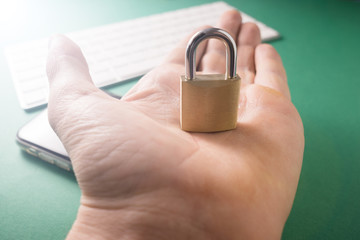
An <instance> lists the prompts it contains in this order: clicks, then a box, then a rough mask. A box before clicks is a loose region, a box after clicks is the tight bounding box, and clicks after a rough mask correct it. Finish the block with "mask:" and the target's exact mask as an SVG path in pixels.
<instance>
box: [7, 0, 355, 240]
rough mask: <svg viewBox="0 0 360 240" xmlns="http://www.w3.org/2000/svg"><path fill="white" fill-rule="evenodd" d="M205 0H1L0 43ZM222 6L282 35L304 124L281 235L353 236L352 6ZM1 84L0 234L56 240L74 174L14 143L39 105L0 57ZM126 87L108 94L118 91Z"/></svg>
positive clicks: (72, 201) (64, 226)
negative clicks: (27, 105)
mask: <svg viewBox="0 0 360 240" xmlns="http://www.w3.org/2000/svg"><path fill="white" fill-rule="evenodd" d="M205 2H207V1H205V0H193V1H189V0H188V1H171V0H151V1H149V0H141V1H116V0H107V1H93V0H92V1H89V0H79V1H70V0H62V1H58V0H57V1H55V0H51V1H50V0H46V1H45V0H33V1H25V0H23V1H1V2H0V44H1V45H0V47H1V48H2V47H3V46H5V45H7V44H11V43H16V42H19V41H27V40H33V39H38V38H41V37H46V36H48V35H50V34H52V33H56V32H70V31H74V30H81V29H84V28H89V27H93V26H100V25H103V24H107V23H113V22H116V21H121V20H126V19H131V18H136V17H141V16H145V15H150V14H155V13H160V12H164V11H168V10H175V9H178V8H183V7H187V6H193V5H198V4H201V3H205ZM229 3H230V4H232V5H233V6H236V7H237V8H239V9H240V10H242V11H244V12H246V13H248V14H250V15H252V16H254V17H256V18H258V19H259V20H261V21H263V22H265V23H266V24H268V25H270V26H272V27H274V28H275V29H277V30H278V31H279V32H280V33H281V35H282V39H281V40H277V41H274V42H272V44H273V46H275V48H276V49H277V50H278V51H279V52H280V54H281V56H282V58H283V61H284V64H285V67H286V69H287V73H288V78H289V85H290V89H291V93H292V99H293V102H294V104H295V105H296V107H297V108H298V110H299V112H300V114H301V116H302V119H303V122H304V126H305V137H306V147H305V155H304V163H303V169H302V173H301V178H300V183H299V187H298V191H297V195H296V198H295V202H294V207H293V210H292V212H291V214H290V217H289V219H288V221H287V223H286V226H285V229H284V233H283V239H360V217H359V216H360V126H359V121H360V94H359V90H360V42H359V39H360V25H359V24H360V2H356V1H345V0H338V1H334V0H333V1H331V0H317V1H313V0H303V1H286V0H274V1H265V0H264V1H261V0H252V1H246V0H238V1H235V0H234V1H229ZM14 4H18V5H14ZM11 5H14V6H11ZM11 10H15V12H11ZM0 82H1V87H0V96H1V101H0V109H1V111H0V114H1V136H0V239H63V238H65V236H66V234H67V232H68V230H69V229H70V227H71V225H72V222H73V220H74V219H75V216H76V212H77V208H78V205H79V198H80V190H79V187H78V185H77V183H76V180H75V177H74V175H73V174H72V173H68V172H66V171H63V170H61V169H58V168H57V167H54V166H52V165H49V164H47V163H44V162H42V161H40V160H37V159H35V158H34V157H31V156H28V155H27V154H24V153H22V152H21V151H20V150H19V148H18V146H17V145H16V144H15V135H16V131H17V130H18V128H19V127H20V126H21V125H22V124H24V123H25V122H27V121H28V120H30V119H31V118H32V117H34V116H35V115H36V114H37V113H38V112H39V109H37V110H33V111H30V112H25V111H23V110H22V109H21V108H20V107H19V104H18V101H17V98H16V94H15V90H14V87H13V84H12V80H11V77H10V73H9V70H8V66H7V64H6V60H5V57H4V56H3V54H1V55H0ZM133 84H134V81H133V82H128V83H126V84H118V85H117V86H115V87H112V88H111V91H113V92H116V93H119V94H124V93H125V92H126V91H127V90H128V89H129V88H130V87H131V86H132V85H133ZM259 227H261V226H259Z"/></svg>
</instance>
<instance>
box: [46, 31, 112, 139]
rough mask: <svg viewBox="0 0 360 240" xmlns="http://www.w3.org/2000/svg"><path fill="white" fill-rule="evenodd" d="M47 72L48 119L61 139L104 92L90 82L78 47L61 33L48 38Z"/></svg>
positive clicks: (87, 69)
mask: <svg viewBox="0 0 360 240" xmlns="http://www.w3.org/2000/svg"><path fill="white" fill-rule="evenodd" d="M46 72H47V76H48V80H49V87H50V92H49V104H48V112H49V113H48V114H49V122H50V125H51V126H52V127H53V129H54V131H55V132H56V133H57V135H58V136H59V137H60V139H61V140H62V141H63V140H64V138H65V137H64V135H66V132H68V130H69V129H71V128H73V126H74V125H76V124H77V122H76V121H77V119H79V118H80V117H81V115H82V114H83V113H84V111H86V110H89V109H91V106H92V105H93V103H94V102H96V101H97V100H99V98H103V97H104V96H103V95H106V94H105V93H103V92H102V91H100V90H99V89H98V88H97V87H95V85H94V84H93V82H92V80H91V76H90V74H89V68H88V65H87V63H86V60H85V58H84V56H83V54H82V52H81V50H80V48H79V47H78V46H77V45H76V44H75V43H74V42H72V41H71V40H70V39H68V38H67V37H65V36H63V35H55V36H53V37H52V38H51V39H50V42H49V52H48V58H47V65H46ZM105 97H106V96H105ZM63 143H64V141H63Z"/></svg>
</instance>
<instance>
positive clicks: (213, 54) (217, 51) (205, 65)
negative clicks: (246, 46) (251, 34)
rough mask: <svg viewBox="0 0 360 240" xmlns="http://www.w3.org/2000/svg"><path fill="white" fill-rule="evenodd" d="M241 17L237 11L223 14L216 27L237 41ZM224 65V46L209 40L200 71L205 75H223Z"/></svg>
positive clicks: (216, 41) (216, 40)
mask: <svg viewBox="0 0 360 240" xmlns="http://www.w3.org/2000/svg"><path fill="white" fill-rule="evenodd" d="M241 21H242V20H241V15H240V13H239V11H237V10H230V11H227V12H225V13H224V14H223V15H222V16H221V18H220V20H219V24H218V27H219V28H221V29H224V30H225V31H227V32H228V33H229V34H230V35H231V36H232V37H233V39H234V40H235V42H236V41H237V35H238V32H239V30H240V26H241ZM225 65H226V51H225V45H224V44H223V42H222V41H219V40H218V39H211V40H209V42H208V45H207V47H206V52H205V54H204V56H203V58H202V59H201V63H200V70H201V71H204V72H206V73H223V72H225Z"/></svg>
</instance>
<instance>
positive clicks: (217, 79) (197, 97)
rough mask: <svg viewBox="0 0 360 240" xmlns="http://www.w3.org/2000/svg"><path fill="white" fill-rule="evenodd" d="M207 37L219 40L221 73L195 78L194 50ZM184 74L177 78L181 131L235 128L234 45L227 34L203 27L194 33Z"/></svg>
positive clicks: (237, 91)
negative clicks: (222, 59) (222, 61)
mask: <svg viewBox="0 0 360 240" xmlns="http://www.w3.org/2000/svg"><path fill="white" fill-rule="evenodd" d="M209 38H216V39H219V40H221V41H223V43H224V44H225V47H226V72H225V74H201V75H199V74H197V75H196V56H195V55H196V48H197V46H198V45H199V43H200V42H202V41H204V40H206V39H209ZM185 74H186V75H183V76H181V78H180V81H181V85H180V98H181V100H180V125H181V129H183V130H185V131H189V132H220V131H226V130H231V129H234V128H236V125H237V115H238V105H239V94H240V77H239V76H238V75H237V74H236V44H235V41H234V39H233V38H232V37H231V35H230V34H229V33H227V32H226V31H224V30H222V29H219V28H207V29H205V30H202V31H200V32H198V33H196V34H195V35H194V36H193V37H192V38H191V39H190V41H189V43H188V45H187V49H186V54H185Z"/></svg>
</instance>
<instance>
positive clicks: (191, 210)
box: [47, 11, 304, 240]
mask: <svg viewBox="0 0 360 240" xmlns="http://www.w3.org/2000/svg"><path fill="white" fill-rule="evenodd" d="M218 27H220V28H222V29H225V30H226V31H228V32H229V33H230V34H231V35H232V36H233V38H234V39H235V41H236V42H237V45H238V66H237V70H238V73H239V75H240V77H241V78H242V86H241V93H240V102H239V114H238V125H237V128H236V129H235V130H232V131H226V132H220V133H211V134H208V133H189V132H184V131H182V130H181V129H180V126H179V112H180V110H179V97H180V96H179V95H180V94H179V87H180V84H179V81H180V80H179V76H180V75H182V74H184V72H185V70H184V53H185V48H186V44H187V41H188V39H186V40H185V41H183V42H182V43H181V44H180V45H179V46H178V47H177V48H176V49H174V51H173V52H172V53H171V54H170V55H169V57H168V58H167V59H166V61H165V62H164V63H163V64H162V65H161V66H159V67H157V68H156V69H154V70H153V71H151V72H150V73H148V74H147V75H145V76H144V77H143V78H142V79H141V80H140V81H139V82H138V83H137V84H136V85H135V86H134V88H133V89H131V90H130V91H129V92H128V93H127V94H126V95H125V96H124V97H123V99H122V100H121V101H119V100H117V99H114V98H111V97H109V96H108V95H106V94H105V93H103V92H102V91H100V90H99V89H97V88H96V87H95V86H94V85H93V83H92V81H91V76H90V75H89V71H88V67H87V64H86V61H85V59H84V57H83V55H82V53H81V51H80V49H79V48H78V47H77V46H76V45H75V44H74V43H72V42H71V41H70V40H68V39H66V38H65V37H62V36H57V37H54V38H53V39H52V41H51V43H50V47H49V57H48V63H47V72H48V78H49V83H50V97H49V121H50V124H51V126H52V127H53V128H54V130H55V132H56V133H57V134H58V136H59V137H60V139H61V141H62V142H63V144H64V146H65V148H66V150H67V151H68V153H69V155H70V158H71V160H72V163H73V167H74V171H75V174H76V178H77V181H78V183H79V186H80V188H81V191H82V197H81V205H80V208H79V212H78V216H77V219H76V221H75V223H74V225H73V227H72V230H71V231H70V233H69V235H68V239H73V238H75V239H89V238H91V239H196V240H201V239H228V240H230V239H279V238H280V237H281V233H282V230H283V227H284V224H285V221H286V219H287V217H288V215H289V212H290V210H291V206H292V203H293V199H294V196H295V192H296V188H297V183H298V178H299V174H300V170H301V164H302V157H303V149H304V135H303V127H302V122H301V119H300V116H299V115H298V113H297V111H296V109H295V107H294V106H293V104H292V103H291V101H290V94H289V90H288V86H287V80H286V74H285V70H284V68H283V65H282V62H281V59H280V57H279V55H278V54H277V52H276V51H275V49H274V48H272V47H271V46H270V45H266V44H260V34H259V30H258V28H257V27H256V26H255V25H254V24H250V23H245V24H242V23H241V16H240V15H239V13H238V12H237V11H229V12H227V13H226V14H224V15H223V17H222V18H221V20H220V22H219V26H218ZM221 46H222V43H221V42H220V41H218V40H210V41H209V42H208V44H201V45H200V46H199V48H198V53H197V61H198V67H199V69H200V70H201V71H204V72H206V73H211V72H219V73H221V72H225V56H224V54H225V51H224V49H223V48H222V47H221Z"/></svg>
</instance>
